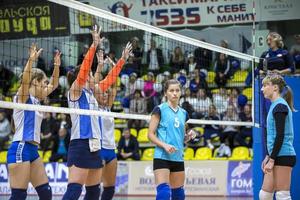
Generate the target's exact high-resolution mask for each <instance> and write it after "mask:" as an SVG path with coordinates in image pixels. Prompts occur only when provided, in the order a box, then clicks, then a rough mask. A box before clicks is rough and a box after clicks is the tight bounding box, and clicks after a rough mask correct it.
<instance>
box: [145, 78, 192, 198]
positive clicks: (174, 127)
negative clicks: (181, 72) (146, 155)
mask: <svg viewBox="0 0 300 200" xmlns="http://www.w3.org/2000/svg"><path fill="white" fill-rule="evenodd" d="M164 92H165V96H166V98H167V101H166V102H164V103H162V104H160V105H159V106H157V107H155V108H154V110H153V112H152V116H151V120H150V124H149V132H148V137H149V139H150V141H151V142H153V143H154V144H156V148H155V153H154V161H153V170H154V176H155V183H156V185H157V188H156V190H157V195H156V199H157V200H170V199H171V197H172V200H175V199H176V200H183V199H184V198H185V194H184V189H183V185H184V180H185V173H184V161H183V150H184V142H187V141H189V140H190V139H193V138H194V137H195V136H196V135H195V132H193V131H190V132H189V133H188V134H186V133H185V128H186V127H185V125H186V121H187V120H188V119H189V118H188V114H187V112H186V111H185V110H184V109H183V108H181V107H179V105H178V104H179V98H180V95H181V88H180V82H179V81H177V80H168V81H167V82H166V83H165V86H164ZM171 188H172V189H171Z"/></svg>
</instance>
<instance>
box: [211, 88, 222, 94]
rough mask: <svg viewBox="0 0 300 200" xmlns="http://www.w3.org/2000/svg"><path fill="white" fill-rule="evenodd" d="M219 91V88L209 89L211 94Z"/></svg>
mask: <svg viewBox="0 0 300 200" xmlns="http://www.w3.org/2000/svg"><path fill="white" fill-rule="evenodd" d="M219 92H220V89H219V88H216V89H212V90H211V93H212V94H218V93H219Z"/></svg>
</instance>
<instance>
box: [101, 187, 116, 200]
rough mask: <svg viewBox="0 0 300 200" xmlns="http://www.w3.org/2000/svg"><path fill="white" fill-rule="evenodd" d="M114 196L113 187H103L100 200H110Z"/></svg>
mask: <svg viewBox="0 0 300 200" xmlns="http://www.w3.org/2000/svg"><path fill="white" fill-rule="evenodd" d="M114 194H115V186H109V187H103V192H102V195H101V200H112V198H113V196H114Z"/></svg>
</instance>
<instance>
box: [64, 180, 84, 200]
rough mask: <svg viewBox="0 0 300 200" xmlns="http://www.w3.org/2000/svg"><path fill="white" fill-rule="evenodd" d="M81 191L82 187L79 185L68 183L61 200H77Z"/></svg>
mask: <svg viewBox="0 0 300 200" xmlns="http://www.w3.org/2000/svg"><path fill="white" fill-rule="evenodd" d="M81 191H82V185H81V184H79V183H69V184H68V188H67V191H66V193H65V194H64V196H63V198H62V200H77V199H79V197H80V195H81Z"/></svg>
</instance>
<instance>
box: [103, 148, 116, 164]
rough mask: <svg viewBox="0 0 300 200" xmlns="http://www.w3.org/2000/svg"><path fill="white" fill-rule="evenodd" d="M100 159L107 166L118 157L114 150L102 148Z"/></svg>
mask: <svg viewBox="0 0 300 200" xmlns="http://www.w3.org/2000/svg"><path fill="white" fill-rule="evenodd" d="M100 157H101V159H102V161H103V162H104V163H105V164H108V163H110V161H112V160H113V159H115V158H117V155H116V152H115V150H114V149H105V148H102V149H101V150H100Z"/></svg>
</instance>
